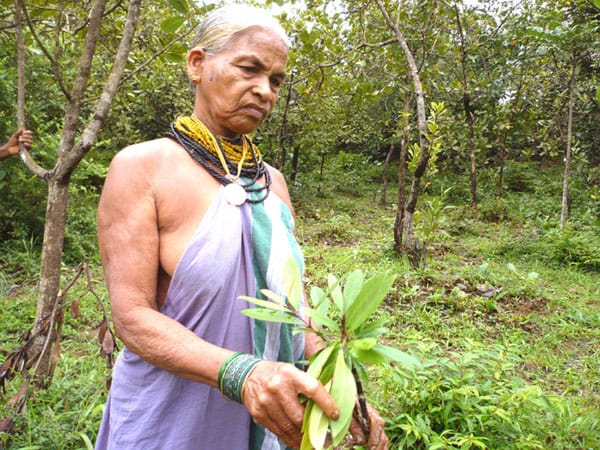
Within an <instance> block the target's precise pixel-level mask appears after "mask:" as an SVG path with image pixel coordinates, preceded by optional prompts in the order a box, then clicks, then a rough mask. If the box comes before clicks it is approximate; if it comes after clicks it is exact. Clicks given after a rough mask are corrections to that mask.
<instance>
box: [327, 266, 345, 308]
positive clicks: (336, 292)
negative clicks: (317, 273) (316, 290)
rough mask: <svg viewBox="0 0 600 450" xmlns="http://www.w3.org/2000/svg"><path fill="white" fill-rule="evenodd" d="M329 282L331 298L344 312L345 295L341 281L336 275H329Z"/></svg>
mask: <svg viewBox="0 0 600 450" xmlns="http://www.w3.org/2000/svg"><path fill="white" fill-rule="evenodd" d="M327 284H328V285H329V291H330V293H331V299H332V300H333V303H334V304H335V306H337V308H338V310H339V311H341V312H344V295H343V294H342V288H341V287H340V282H339V281H338V279H337V278H336V277H335V275H332V274H329V275H327Z"/></svg>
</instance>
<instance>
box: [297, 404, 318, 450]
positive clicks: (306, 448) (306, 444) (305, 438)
mask: <svg viewBox="0 0 600 450" xmlns="http://www.w3.org/2000/svg"><path fill="white" fill-rule="evenodd" d="M314 405H315V402H314V401H313V399H310V398H309V399H308V402H306V409H305V410H304V420H303V421H302V433H303V434H302V442H301V444H300V450H312V444H311V443H310V436H309V434H308V430H309V429H310V425H309V419H310V416H311V412H312V409H313V407H314Z"/></svg>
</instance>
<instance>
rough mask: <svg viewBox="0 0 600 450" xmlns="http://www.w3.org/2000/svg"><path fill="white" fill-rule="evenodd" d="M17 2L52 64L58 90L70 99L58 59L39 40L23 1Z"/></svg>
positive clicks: (39, 45) (36, 39) (37, 41)
mask: <svg viewBox="0 0 600 450" xmlns="http://www.w3.org/2000/svg"><path fill="white" fill-rule="evenodd" d="M19 3H20V4H21V8H22V11H23V14H24V15H25V20H26V21H27V26H28V27H29V31H31V35H32V36H33V39H34V40H35V42H36V43H37V45H38V47H39V48H40V49H41V50H42V53H44V55H46V58H48V60H49V61H50V64H51V65H52V70H53V71H54V76H55V77H56V82H57V83H58V86H59V87H60V90H61V91H62V92H63V94H65V97H66V98H67V100H68V101H71V94H70V92H69V91H68V89H67V88H66V86H65V84H64V81H63V79H62V75H61V72H60V66H59V64H58V59H57V58H54V57H53V56H52V55H51V54H50V52H49V51H48V49H47V48H46V47H45V46H44V44H43V42H42V41H41V40H40V38H39V36H38V35H37V33H36V32H35V27H34V26H33V23H32V22H31V19H30V18H29V13H28V12H27V8H26V7H25V2H23V1H22V0H21V1H20V2H19ZM59 29H60V27H59V26H57V30H56V33H58V32H59V31H60V30H59Z"/></svg>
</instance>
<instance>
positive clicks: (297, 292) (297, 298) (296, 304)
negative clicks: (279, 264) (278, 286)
mask: <svg viewBox="0 0 600 450" xmlns="http://www.w3.org/2000/svg"><path fill="white" fill-rule="evenodd" d="M283 289H284V291H285V294H286V295H287V298H288V301H289V302H290V305H292V306H293V308H294V309H295V310H296V311H298V309H299V308H300V304H301V303H302V293H303V290H302V274H301V273H300V268H299V267H298V264H297V263H296V260H295V259H294V258H293V257H290V258H288V259H287V260H286V262H285V264H284V266H283Z"/></svg>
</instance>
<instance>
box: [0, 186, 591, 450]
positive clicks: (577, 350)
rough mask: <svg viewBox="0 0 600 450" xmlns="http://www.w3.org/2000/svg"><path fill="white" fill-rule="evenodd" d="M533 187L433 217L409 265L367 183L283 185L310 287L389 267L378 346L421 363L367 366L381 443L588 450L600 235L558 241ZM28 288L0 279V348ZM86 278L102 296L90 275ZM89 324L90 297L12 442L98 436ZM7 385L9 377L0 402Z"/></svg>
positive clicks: (53, 444)
mask: <svg viewBox="0 0 600 450" xmlns="http://www.w3.org/2000/svg"><path fill="white" fill-rule="evenodd" d="M543 188H544V185H543V183H542V184H541V185H540V187H536V186H533V187H530V189H529V191H527V190H526V191H525V192H519V193H507V196H506V198H505V199H504V201H503V202H504V205H507V207H506V208H505V209H504V210H503V213H502V216H501V220H498V217H496V215H494V214H491V213H490V211H491V210H493V208H491V207H487V206H486V208H485V212H486V213H485V215H481V216H474V215H473V214H471V213H470V212H469V210H467V209H466V208H464V207H462V206H461V205H456V206H457V207H456V208H454V209H448V210H445V211H444V219H445V220H444V221H443V224H442V226H441V227H440V228H439V230H437V231H436V235H435V236H436V239H434V240H432V242H430V245H429V255H428V261H427V266H426V268H425V269H420V270H414V269H412V268H410V267H409V265H408V264H407V262H406V261H405V260H404V259H403V258H401V257H398V256H397V255H396V254H395V253H394V252H393V251H392V248H393V225H394V215H395V208H394V205H393V204H391V203H390V204H386V205H379V204H378V201H377V200H374V199H375V198H376V195H374V194H373V193H372V192H371V193H369V194H367V195H365V196H364V197H361V196H358V195H355V194H354V195H351V194H349V193H340V192H335V191H327V190H325V192H324V194H323V195H320V196H309V195H308V194H307V193H306V190H304V191H303V192H302V197H300V195H296V193H295V192H294V190H293V189H292V196H293V197H294V198H295V207H296V213H297V218H296V225H297V236H298V239H299V241H300V243H301V245H302V247H303V249H304V252H305V258H306V267H307V273H306V277H307V280H308V284H309V285H310V284H318V285H321V286H322V285H324V284H325V279H326V276H327V274H328V273H333V274H335V275H337V276H342V275H343V274H345V273H347V272H349V271H351V270H353V269H355V268H361V269H362V270H363V271H365V272H367V273H370V274H372V273H374V272H377V271H381V270H392V271H393V272H395V273H396V274H397V280H396V284H395V286H394V290H393V291H392V292H391V293H390V295H389V296H388V298H387V299H386V303H385V306H384V308H382V310H381V314H382V315H383V316H385V317H387V318H388V319H389V320H388V327H389V329H390V332H389V336H388V340H389V342H388V343H389V344H391V345H395V346H397V347H399V348H401V349H403V350H405V351H408V352H411V353H412V354H414V355H416V356H417V357H419V359H421V361H423V362H424V367H423V369H422V370H421V371H417V372H409V371H406V370H404V369H403V368H401V367H391V368H390V367H377V368H373V369H372V371H371V382H370V383H369V385H368V386H367V389H368V395H369V397H370V399H371V401H372V402H373V403H374V404H376V405H377V407H378V408H379V409H380V410H381V411H382V412H383V413H384V414H385V416H386V418H387V419H388V434H389V435H390V438H391V439H392V442H393V444H392V447H391V448H431V449H434V448H490V449H499V448H502V449H528V448H544V449H557V450H558V449H594V448H595V449H600V438H599V437H598V436H600V354H599V353H600V300H598V299H600V271H599V267H598V265H597V260H599V258H598V254H597V252H596V253H595V250H594V247H596V248H600V243H599V242H598V238H597V236H598V235H600V233H598V228H597V226H598V225H597V224H593V223H588V222H585V218H586V217H589V214H588V215H586V214H585V213H584V212H583V213H582V212H581V211H574V214H578V213H580V215H579V216H577V218H576V219H575V220H574V224H573V226H572V228H570V229H569V230H568V234H567V235H564V234H561V233H559V232H557V229H556V226H555V224H553V222H552V220H551V213H552V208H551V207H550V206H549V205H551V204H552V201H551V200H552V199H551V198H549V197H548V195H544V194H543V193H540V192H538V191H536V189H543ZM524 196H527V197H526V198H527V200H526V202H525V201H524ZM388 198H393V195H392V194H391V193H390V194H389V195H388ZM455 200H456V199H450V200H448V201H449V202H450V201H455ZM556 201H558V200H556ZM512 205H519V206H518V207H513V206H512ZM585 207H586V206H585V205H582V208H585ZM530 211H534V213H530ZM535 211H538V212H539V211H545V212H544V214H541V213H536V212H535ZM482 217H483V219H484V220H482ZM575 225H576V226H575ZM32 265H35V264H32ZM20 266H24V264H21V265H20ZM93 271H94V272H95V273H96V274H98V273H100V270H99V268H98V267H95V268H93ZM33 281H34V279H33V278H31V279H29V281H27V280H25V281H23V275H22V271H21V272H19V278H18V282H15V281H14V280H13V279H12V278H11V276H10V275H9V274H7V273H4V274H2V276H0V288H1V293H2V295H3V298H2V299H0V302H1V304H2V305H1V306H2V307H1V308H0V322H1V323H2V324H3V325H2V327H1V329H0V339H1V342H2V343H3V344H2V348H1V350H2V351H3V352H4V353H6V352H7V351H10V350H12V349H14V348H15V347H16V346H17V345H18V338H19V336H20V335H21V333H22V332H23V331H24V330H25V329H26V328H27V327H28V326H29V325H30V324H31V323H32V320H33V314H34V309H35V296H36V289H35V284H34V282H33ZM94 286H95V289H96V291H97V292H98V293H100V295H101V297H102V298H103V299H104V301H106V294H105V291H104V289H103V287H102V280H101V279H100V277H99V276H98V275H96V277H95V278H94ZM77 289H80V291H79V292H80V293H81V292H83V290H84V289H85V286H83V285H82V286H79V287H78V288H77ZM77 295H79V294H78V292H77V291H76V290H74V291H73V292H72V293H70V298H71V299H72V298H75V297H77ZM100 318H101V312H100V311H99V309H98V305H97V304H96V302H95V301H94V300H93V299H92V298H89V297H84V299H83V300H82V302H81V315H80V317H78V318H72V317H70V316H68V315H67V316H66V323H65V329H64V333H63V334H64V337H63V343H62V357H61V360H60V361H59V363H58V366H57V372H56V376H55V378H54V383H53V384H52V386H51V388H50V389H49V390H48V391H41V392H37V393H36V394H35V397H33V398H32V399H31V400H30V402H29V405H28V408H27V412H26V414H25V417H24V419H23V421H22V422H21V424H20V425H21V427H20V429H21V433H19V434H17V435H15V436H13V437H12V446H11V448H15V449H25V448H31V449H34V448H35V449H38V448H39V449H85V448H88V446H89V443H90V442H93V441H94V438H95V435H96V430H97V427H98V424H99V420H100V417H101V411H102V406H103V404H104V401H105V396H106V387H105V386H106V381H107V379H108V377H109V375H110V374H109V371H108V369H106V367H105V363H104V360H103V359H102V358H101V357H100V356H99V347H98V344H97V342H96V327H97V326H98V323H99V320H100ZM17 388H18V386H17V383H11V384H9V385H8V386H7V392H6V394H4V396H3V397H2V403H0V411H3V409H2V406H3V405H4V403H5V402H6V401H7V400H8V399H9V398H10V397H11V394H13V393H14V392H15V390H16V389H17ZM4 416H5V414H4V412H3V413H2V417H4Z"/></svg>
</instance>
